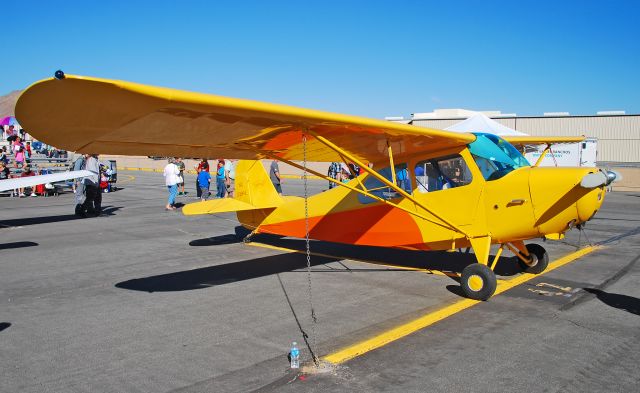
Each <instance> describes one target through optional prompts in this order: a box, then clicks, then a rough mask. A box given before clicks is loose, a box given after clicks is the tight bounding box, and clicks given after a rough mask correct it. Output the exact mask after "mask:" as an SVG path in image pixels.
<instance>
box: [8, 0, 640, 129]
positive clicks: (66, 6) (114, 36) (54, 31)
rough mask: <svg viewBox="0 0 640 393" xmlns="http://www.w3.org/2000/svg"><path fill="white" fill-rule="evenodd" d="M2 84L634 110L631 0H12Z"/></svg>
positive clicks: (392, 110)
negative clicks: (69, 81) (104, 84)
mask: <svg viewBox="0 0 640 393" xmlns="http://www.w3.org/2000/svg"><path fill="white" fill-rule="evenodd" d="M2 8H3V15H4V16H5V21H6V16H7V15H10V16H12V17H13V18H14V21H13V22H11V23H9V24H7V23H5V28H4V29H3V31H2V34H1V35H0V40H1V41H2V44H3V45H2V47H3V48H4V53H5V57H4V60H3V65H2V70H3V72H2V78H0V95H2V94H6V93H9V92H10V91H12V90H16V89H23V88H25V87H26V86H28V85H29V84H31V83H33V82H35V81H37V80H39V79H43V78H46V77H49V76H51V75H53V72H54V71H55V70H56V69H59V68H60V69H62V70H64V71H65V72H66V73H69V74H78V75H90V76H98V77H104V78H113V79H123V80H129V81H134V82H140V83H147V84H152V85H159V86H167V87H172V88H177V89H184V90H193V91H200V92H205V93H213V94H220V95H226V96H232V97H242V98H250V99H255V100H261V101H268V102H276V103H283V104H289V105H295V106H301V107H307V108H313V109H320V110H328V111H332V112H339V113H347V114H354V115H363V116H369V117H377V118H381V117H384V116H391V115H404V116H407V115H409V114H410V113H413V112H428V111H431V110H433V109H435V108H468V109H475V110H502V111H503V112H508V113H514V112H515V113H517V114H518V115H536V114H542V112H555V111H568V112H571V113H572V114H593V113H595V112H596V111H598V110H626V111H627V113H640V73H639V72H638V70H640V22H638V17H639V15H640V1H557V0H556V1H542V0H541V1H490V0H485V1H442V2H429V1H401V0H396V1H374V0H369V1H348V0H344V1H331V0H324V1H315V2H312V1H240V0H237V1H188V0H187V1H162V0H154V1H135V0H131V1H127V2H125V1H91V0H86V1H73V0H65V1H61V2H51V1H29V0H24V1H7V2H4V4H3V7H2Z"/></svg>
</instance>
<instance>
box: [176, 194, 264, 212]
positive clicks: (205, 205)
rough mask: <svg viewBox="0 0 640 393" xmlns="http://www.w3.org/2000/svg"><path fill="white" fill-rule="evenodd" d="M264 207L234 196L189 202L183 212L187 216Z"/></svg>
mask: <svg viewBox="0 0 640 393" xmlns="http://www.w3.org/2000/svg"><path fill="white" fill-rule="evenodd" d="M272 207H275V206H272ZM262 208H264V207H257V206H254V205H252V204H249V203H247V202H242V201H239V200H237V199H234V198H221V199H212V200H210V201H204V202H195V203H189V204H187V205H185V206H184V207H183V208H182V213H183V214H184V215H185V216H195V215H198V214H216V213H230V212H237V211H242V210H255V209H262Z"/></svg>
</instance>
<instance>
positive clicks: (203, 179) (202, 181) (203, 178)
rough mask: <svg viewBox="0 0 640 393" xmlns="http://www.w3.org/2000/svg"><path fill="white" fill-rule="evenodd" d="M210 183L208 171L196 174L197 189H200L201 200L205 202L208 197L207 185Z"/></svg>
mask: <svg viewBox="0 0 640 393" xmlns="http://www.w3.org/2000/svg"><path fill="white" fill-rule="evenodd" d="M210 182H211V175H210V174H209V171H204V170H203V171H200V173H198V187H200V192H201V195H200V197H201V199H202V200H203V201H206V200H207V198H208V197H209V183H210Z"/></svg>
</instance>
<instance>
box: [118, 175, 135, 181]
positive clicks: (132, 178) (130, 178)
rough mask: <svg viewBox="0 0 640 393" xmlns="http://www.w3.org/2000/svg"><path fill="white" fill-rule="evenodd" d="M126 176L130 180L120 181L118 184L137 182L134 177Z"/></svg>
mask: <svg viewBox="0 0 640 393" xmlns="http://www.w3.org/2000/svg"><path fill="white" fill-rule="evenodd" d="M124 176H126V177H128V179H124V180H118V183H129V182H132V181H134V180H136V177H135V176H133V175H124Z"/></svg>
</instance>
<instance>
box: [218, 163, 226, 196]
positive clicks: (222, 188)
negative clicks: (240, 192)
mask: <svg viewBox="0 0 640 393" xmlns="http://www.w3.org/2000/svg"><path fill="white" fill-rule="evenodd" d="M225 179H226V175H225V170H224V160H218V168H217V169H216V189H217V192H218V193H217V194H216V198H224V194H225V193H226V192H227V186H226V184H225Z"/></svg>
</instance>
